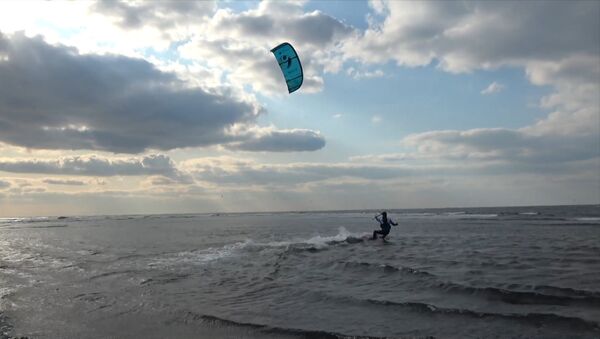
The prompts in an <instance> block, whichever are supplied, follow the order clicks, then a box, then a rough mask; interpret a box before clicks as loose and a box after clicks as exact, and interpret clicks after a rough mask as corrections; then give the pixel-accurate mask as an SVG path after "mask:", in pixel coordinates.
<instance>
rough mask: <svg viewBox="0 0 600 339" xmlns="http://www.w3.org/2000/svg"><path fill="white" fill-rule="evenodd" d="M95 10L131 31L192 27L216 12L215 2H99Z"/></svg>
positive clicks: (113, 0)
mask: <svg viewBox="0 0 600 339" xmlns="http://www.w3.org/2000/svg"><path fill="white" fill-rule="evenodd" d="M92 9H93V11H95V12H98V13H102V14H103V15H106V16H109V17H111V18H113V19H114V20H115V22H116V23H117V24H118V25H119V26H121V27H123V28H127V29H138V28H142V27H143V26H146V25H150V24H151V25H155V26H156V27H157V28H160V29H168V28H172V27H174V26H177V25H182V24H188V23H190V22H193V21H194V20H198V18H199V17H202V16H204V15H208V14H210V13H212V12H213V11H214V10H215V9H216V2H215V1H208V0H206V1H152V2H150V1H147V2H143V1H140V2H135V3H134V2H127V1H118V0H102V1H98V2H96V3H95V4H94V6H93V7H92Z"/></svg>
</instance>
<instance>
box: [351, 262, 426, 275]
mask: <svg viewBox="0 0 600 339" xmlns="http://www.w3.org/2000/svg"><path fill="white" fill-rule="evenodd" d="M340 263H341V264H343V265H344V267H347V268H369V269H377V270H383V271H384V272H390V273H392V272H401V273H408V274H413V275H418V276H425V277H435V275H434V274H432V273H429V272H427V271H423V270H418V269H415V268H412V267H406V266H401V267H397V266H392V265H389V264H378V263H370V262H361V261H341V262H340Z"/></svg>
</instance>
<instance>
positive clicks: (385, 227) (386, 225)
mask: <svg viewBox="0 0 600 339" xmlns="http://www.w3.org/2000/svg"><path fill="white" fill-rule="evenodd" d="M375 219H376V220H377V221H379V226H381V231H377V230H376V231H373V239H377V234H381V235H382V237H381V238H382V239H385V237H386V236H387V235H388V234H390V229H391V228H392V226H391V225H390V222H391V223H392V224H394V222H393V221H391V220H390V221H388V218H387V217H383V219H382V220H379V218H377V217H375ZM395 225H397V224H394V226H395Z"/></svg>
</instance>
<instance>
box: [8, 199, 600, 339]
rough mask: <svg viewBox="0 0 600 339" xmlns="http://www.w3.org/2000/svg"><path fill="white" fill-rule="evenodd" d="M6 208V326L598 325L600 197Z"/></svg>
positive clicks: (449, 334)
mask: <svg viewBox="0 0 600 339" xmlns="http://www.w3.org/2000/svg"><path fill="white" fill-rule="evenodd" d="M373 214H374V213H373V212H370V211H366V212H336V213H333V212H332V213H278V214H259V213H256V214H221V215H152V216H119V217H115V216H98V217H80V218H76V217H72V218H66V219H64V218H60V219H59V218H56V217H52V218H36V219H31V218H29V219H28V218H25V219H0V338H6V337H10V336H27V337H30V338H106V337H116V338H136V337H137V338H165V337H190V338H191V337H194V338H195V337H201V338H202V337H205V338H239V337H244V338H264V337H266V338H302V337H303V338H344V337H346V336H365V337H367V336H368V337H428V336H433V337H437V338H474V337H485V338H493V337H500V338H504V337H511V338H513V337H526V338H529V337H543V338H554V337H556V338H564V337H569V338H594V337H600V208H599V207H598V206H573V207H528V208H485V209H484V208H481V209H448V210H412V211H407V210H398V211H391V212H390V215H391V217H392V218H393V219H394V220H396V221H398V222H399V223H400V226H398V227H396V228H393V229H392V233H391V234H390V237H389V241H388V242H382V241H381V240H377V241H370V240H366V239H365V236H366V235H368V234H369V233H370V232H372V230H373V229H375V228H376V226H377V225H376V223H375V222H374V221H373Z"/></svg>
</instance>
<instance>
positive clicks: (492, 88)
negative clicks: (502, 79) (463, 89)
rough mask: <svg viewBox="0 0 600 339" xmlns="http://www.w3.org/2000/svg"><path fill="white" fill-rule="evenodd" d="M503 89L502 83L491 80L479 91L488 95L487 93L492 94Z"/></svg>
mask: <svg viewBox="0 0 600 339" xmlns="http://www.w3.org/2000/svg"><path fill="white" fill-rule="evenodd" d="M503 90H504V85H502V84H499V83H497V82H495V81H494V82H492V83H491V84H490V85H489V86H488V87H486V88H484V89H483V90H482V91H481V94H483V95H489V94H494V93H500V92H502V91H503Z"/></svg>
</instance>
